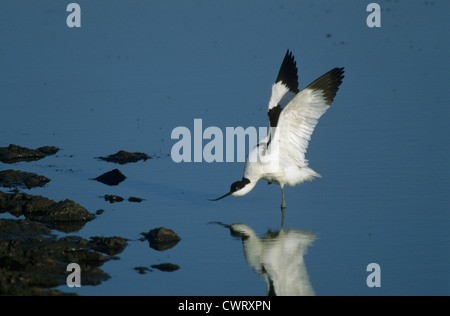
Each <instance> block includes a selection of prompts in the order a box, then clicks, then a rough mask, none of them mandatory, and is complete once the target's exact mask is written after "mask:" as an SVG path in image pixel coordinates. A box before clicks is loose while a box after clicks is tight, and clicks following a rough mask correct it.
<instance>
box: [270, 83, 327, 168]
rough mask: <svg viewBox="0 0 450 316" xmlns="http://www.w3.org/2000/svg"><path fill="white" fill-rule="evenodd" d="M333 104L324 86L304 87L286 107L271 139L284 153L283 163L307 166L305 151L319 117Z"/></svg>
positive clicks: (285, 164) (276, 148)
mask: <svg viewBox="0 0 450 316" xmlns="http://www.w3.org/2000/svg"><path fill="white" fill-rule="evenodd" d="M329 107H330V106H329V105H327V104H326V100H325V97H324V95H323V90H313V89H308V88H306V89H304V90H303V91H301V92H300V93H298V94H297V95H296V96H295V98H294V99H292V101H291V102H290V103H289V104H288V105H287V106H286V107H285V108H284V109H283V111H282V112H281V114H280V118H279V121H278V126H277V128H276V129H275V133H274V135H273V138H272V140H271V146H273V147H272V148H271V150H273V151H274V152H278V153H282V154H281V155H280V156H279V163H280V165H281V166H283V165H284V166H292V165H297V166H298V167H307V166H308V160H307V159H306V158H305V153H306V150H307V148H308V144H309V140H310V139H311V134H312V132H313V131H314V128H315V127H316V125H317V123H318V121H319V118H320V117H321V116H322V115H323V114H324V113H325V111H326V110H327V109H328V108H329Z"/></svg>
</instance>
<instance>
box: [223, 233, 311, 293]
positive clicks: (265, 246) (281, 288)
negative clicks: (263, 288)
mask: <svg viewBox="0 0 450 316" xmlns="http://www.w3.org/2000/svg"><path fill="white" fill-rule="evenodd" d="M229 228H230V231H231V233H232V234H233V235H237V236H239V237H241V238H242V243H243V246H244V253H245V257H246V259H247V262H248V264H249V265H250V266H251V267H252V268H253V270H254V271H255V272H256V273H258V274H259V275H261V276H262V277H263V278H264V279H265V281H266V283H267V295H280V296H287V295H297V296H312V295H315V294H314V290H313V288H312V286H311V283H310V281H309V276H308V273H307V271H306V267H305V262H304V260H303V256H304V255H305V254H306V250H307V247H308V246H309V245H310V244H311V243H312V242H313V241H314V240H315V239H316V236H315V235H314V234H313V233H311V232H306V231H302V230H294V229H292V230H287V231H285V230H280V231H278V232H270V231H269V232H268V233H267V234H266V236H264V237H263V238H258V236H257V235H256V234H255V232H254V231H253V229H251V228H250V227H248V226H247V225H244V224H233V225H231V226H229Z"/></svg>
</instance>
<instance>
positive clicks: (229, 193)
mask: <svg viewBox="0 0 450 316" xmlns="http://www.w3.org/2000/svg"><path fill="white" fill-rule="evenodd" d="M229 195H231V192H228V193H227V194H225V195H222V196H221V197H220V198H217V199H208V201H219V200H221V199H223V198H224V197H227V196H229Z"/></svg>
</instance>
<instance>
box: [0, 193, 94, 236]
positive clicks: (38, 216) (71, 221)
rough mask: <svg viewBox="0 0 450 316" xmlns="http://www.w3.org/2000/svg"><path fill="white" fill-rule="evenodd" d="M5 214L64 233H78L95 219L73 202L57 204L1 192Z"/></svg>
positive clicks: (1, 205) (0, 209) (0, 199)
mask: <svg viewBox="0 0 450 316" xmlns="http://www.w3.org/2000/svg"><path fill="white" fill-rule="evenodd" d="M5 212H8V213H10V214H11V215H13V216H16V217H20V216H24V217H25V218H27V219H29V220H33V221H37V222H40V223H45V224H46V225H47V226H48V227H50V228H53V229H57V230H60V231H63V232H74V231H78V230H80V229H81V228H82V227H83V226H84V224H85V223H87V222H88V221H91V220H93V219H94V218H95V215H94V214H91V213H90V212H88V211H87V210H86V209H85V208H84V207H82V206H81V205H80V204H78V203H75V202H73V201H71V200H64V201H60V202H55V201H53V200H50V199H47V198H45V197H43V196H40V195H30V194H26V193H4V192H2V191H0V213H5Z"/></svg>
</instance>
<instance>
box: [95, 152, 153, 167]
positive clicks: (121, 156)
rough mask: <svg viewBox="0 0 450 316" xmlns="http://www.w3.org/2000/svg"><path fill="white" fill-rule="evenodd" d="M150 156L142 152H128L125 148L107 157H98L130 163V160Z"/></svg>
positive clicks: (119, 162)
mask: <svg viewBox="0 0 450 316" xmlns="http://www.w3.org/2000/svg"><path fill="white" fill-rule="evenodd" d="M149 158H151V157H150V156H148V155H147V154H144V153H140V152H135V153H130V152H127V151H124V150H120V151H118V152H117V153H115V154H114V155H109V156H107V157H97V159H101V160H104V161H108V162H114V163H118V164H121V165H123V164H126V163H130V162H137V161H139V160H144V161H146V160H147V159H149Z"/></svg>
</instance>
